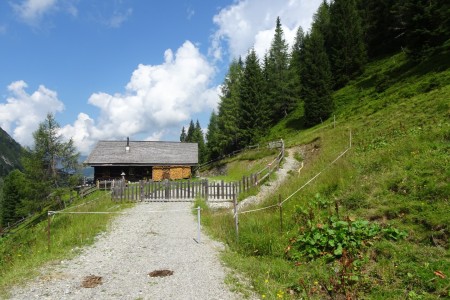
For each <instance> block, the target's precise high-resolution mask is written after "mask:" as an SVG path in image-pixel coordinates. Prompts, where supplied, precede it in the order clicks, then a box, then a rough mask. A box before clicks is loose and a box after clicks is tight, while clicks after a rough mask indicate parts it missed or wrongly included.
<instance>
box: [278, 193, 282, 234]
mask: <svg viewBox="0 0 450 300" xmlns="http://www.w3.org/2000/svg"><path fill="white" fill-rule="evenodd" d="M278 207H279V208H280V233H283V203H281V194H280V195H278Z"/></svg>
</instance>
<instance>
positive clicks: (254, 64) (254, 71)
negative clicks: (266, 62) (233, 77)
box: [238, 49, 268, 147]
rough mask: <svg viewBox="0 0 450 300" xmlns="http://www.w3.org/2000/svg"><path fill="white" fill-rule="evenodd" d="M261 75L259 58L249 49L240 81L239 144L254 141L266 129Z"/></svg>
mask: <svg viewBox="0 0 450 300" xmlns="http://www.w3.org/2000/svg"><path fill="white" fill-rule="evenodd" d="M263 86H264V82H263V75H262V71H261V66H260V65H259V59H258V57H257V56H256V52H255V50H254V49H251V50H250V51H249V53H248V55H247V57H246V59H245V67H244V73H243V76H242V79H241V83H240V101H239V107H240V112H241V113H240V115H239V117H240V120H239V123H238V124H239V130H240V133H241V141H240V146H241V147H245V146H248V145H250V144H253V143H256V142H257V141H258V139H259V138H260V137H261V136H262V134H263V133H264V132H265V131H266V130H267V128H266V126H267V123H268V122H267V114H268V109H267V107H266V106H265V103H264V95H263Z"/></svg>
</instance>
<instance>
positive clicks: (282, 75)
mask: <svg viewBox="0 0 450 300" xmlns="http://www.w3.org/2000/svg"><path fill="white" fill-rule="evenodd" d="M265 72H266V74H267V75H266V76H267V79H266V85H267V88H266V89H267V97H268V98H267V101H268V104H269V106H270V107H271V111H272V114H271V116H270V121H271V123H276V122H278V121H279V120H281V119H282V118H284V117H285V116H287V114H288V113H289V112H291V111H292V110H293V108H294V107H295V104H296V103H295V99H294V98H293V97H292V96H293V95H292V91H291V90H290V89H289V49H288V44H287V42H286V40H285V39H284V33H283V28H282V27H281V21H280V18H279V17H278V18H277V21H276V27H275V35H274V37H273V40H272V44H271V46H270V49H269V53H268V56H267V64H266V66H265Z"/></svg>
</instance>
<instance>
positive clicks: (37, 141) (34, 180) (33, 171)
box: [17, 114, 79, 216]
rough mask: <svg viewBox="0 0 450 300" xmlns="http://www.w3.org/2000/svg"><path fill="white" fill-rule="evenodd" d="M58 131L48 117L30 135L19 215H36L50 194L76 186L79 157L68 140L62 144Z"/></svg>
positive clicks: (24, 162)
mask: <svg viewBox="0 0 450 300" xmlns="http://www.w3.org/2000/svg"><path fill="white" fill-rule="evenodd" d="M59 129H60V126H59V124H58V123H57V122H56V120H55V118H54V116H53V115H52V114H48V115H47V118H46V119H45V120H44V121H43V122H42V123H40V124H39V127H38V129H37V130H36V131H35V132H34V133H33V138H34V146H33V148H32V149H28V151H27V152H26V153H25V155H24V157H23V166H24V174H25V176H26V182H27V197H26V199H22V201H21V204H20V206H19V207H18V208H17V212H18V213H19V214H20V215H23V216H25V215H27V214H29V213H32V212H36V211H39V210H40V209H41V208H42V207H43V205H44V204H45V202H46V201H50V200H49V198H48V196H49V195H50V194H51V193H52V192H55V191H58V190H60V189H64V188H71V187H73V186H75V185H76V184H77V183H78V180H79V178H78V177H79V176H78V175H77V173H76V171H77V170H79V163H78V158H79V153H78V152H77V151H76V149H75V146H74V144H73V141H72V139H70V140H69V141H67V142H65V141H63V140H62V136H61V135H60V133H59Z"/></svg>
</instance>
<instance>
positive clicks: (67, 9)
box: [11, 0, 78, 27]
mask: <svg viewBox="0 0 450 300" xmlns="http://www.w3.org/2000/svg"><path fill="white" fill-rule="evenodd" d="M77 2H78V0H22V2H21V3H20V4H14V3H12V4H11V7H12V8H13V10H14V13H15V14H16V15H18V16H19V18H20V19H21V20H22V21H23V22H25V23H27V24H29V25H31V26H35V27H39V26H40V25H41V21H42V20H43V19H44V17H46V16H48V15H51V14H54V13H57V12H64V13H68V14H69V15H71V16H73V17H77V16H78V8H77V7H76V4H77Z"/></svg>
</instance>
